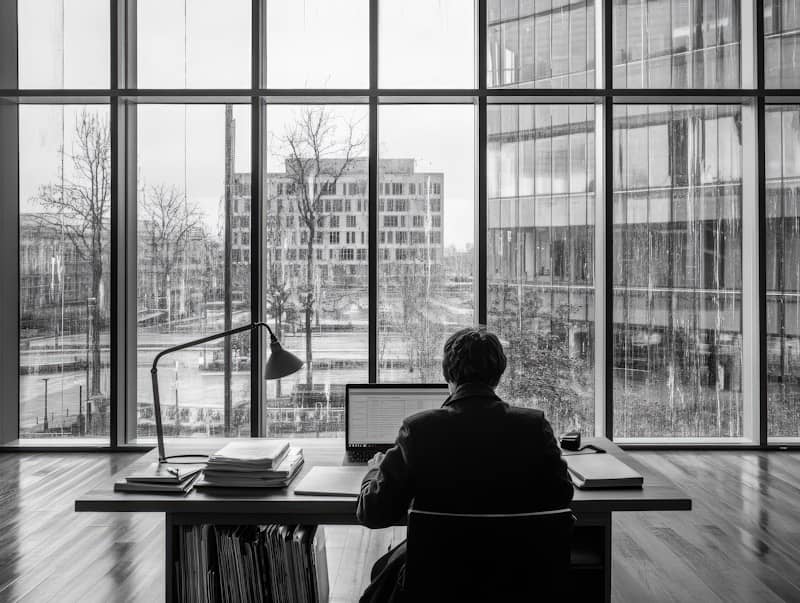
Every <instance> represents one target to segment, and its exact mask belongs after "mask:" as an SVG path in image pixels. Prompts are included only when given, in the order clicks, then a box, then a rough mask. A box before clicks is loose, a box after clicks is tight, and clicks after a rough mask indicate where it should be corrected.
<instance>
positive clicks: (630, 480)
mask: <svg viewBox="0 0 800 603" xmlns="http://www.w3.org/2000/svg"><path fill="white" fill-rule="evenodd" d="M565 460H566V461H567V467H568V468H569V472H570V473H571V474H572V479H573V482H574V483H575V485H576V486H577V487H578V488H582V489H591V488H641V487H642V484H643V483H644V478H642V476H641V474H640V473H638V472H637V471H635V470H633V469H631V468H630V467H628V465H626V464H625V463H623V462H622V461H621V460H619V459H618V458H617V457H615V456H614V455H612V454H574V455H570V456H567V457H565Z"/></svg>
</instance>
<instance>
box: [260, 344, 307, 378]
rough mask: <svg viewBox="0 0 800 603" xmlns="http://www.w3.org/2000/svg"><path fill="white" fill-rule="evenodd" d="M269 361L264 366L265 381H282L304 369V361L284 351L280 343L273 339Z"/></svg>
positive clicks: (270, 345)
mask: <svg viewBox="0 0 800 603" xmlns="http://www.w3.org/2000/svg"><path fill="white" fill-rule="evenodd" d="M269 350H270V354H269V360H267V364H266V366H264V379H267V380H272V379H281V378H282V377H286V376H288V375H291V374H292V373H296V372H297V371H299V370H300V369H301V368H302V367H303V361H302V360H300V359H299V358H298V357H297V356H295V355H294V354H292V353H291V352H287V351H286V350H284V349H283V346H282V345H281V342H280V341H277V340H276V339H273V341H272V342H271V343H270V344H269Z"/></svg>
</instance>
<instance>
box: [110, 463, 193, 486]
mask: <svg viewBox="0 0 800 603" xmlns="http://www.w3.org/2000/svg"><path fill="white" fill-rule="evenodd" d="M204 467H205V464H196V465H173V464H169V463H151V464H150V465H148V466H147V467H146V468H145V469H142V470H140V471H136V472H134V473H131V474H130V475H126V476H125V479H126V481H128V482H144V483H149V484H179V483H182V482H183V481H184V480H186V479H188V478H189V477H191V476H192V475H195V474H197V473H199V472H200V471H202V470H203V468H204Z"/></svg>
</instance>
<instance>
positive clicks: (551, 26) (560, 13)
mask: <svg viewBox="0 0 800 603" xmlns="http://www.w3.org/2000/svg"><path fill="white" fill-rule="evenodd" d="M487 4H488V31H487V42H486V45H487V69H488V76H487V78H488V85H489V87H490V88H500V87H519V88H537V87H546V88H570V87H572V88H592V87H593V86H594V83H595V73H594V49H595V41H594V38H595V12H594V11H595V2H593V1H592V0H589V1H586V0H564V1H561V2H558V3H555V5H554V6H553V8H552V9H551V2H550V0H528V1H526V2H522V3H521V5H520V7H519V12H517V6H516V4H517V3H516V2H505V1H504V0H489V1H488V3H487ZM509 7H513V9H512V10H509ZM557 7H558V8H557Z"/></svg>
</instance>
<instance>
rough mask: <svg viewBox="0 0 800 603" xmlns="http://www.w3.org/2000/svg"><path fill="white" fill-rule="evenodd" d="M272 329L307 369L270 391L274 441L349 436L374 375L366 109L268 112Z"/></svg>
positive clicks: (272, 108) (267, 277) (267, 286)
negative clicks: (347, 419)
mask: <svg viewBox="0 0 800 603" xmlns="http://www.w3.org/2000/svg"><path fill="white" fill-rule="evenodd" d="M267 128H268V130H267V133H266V140H267V141H268V143H267V144H268V149H267V175H266V185H265V191H264V202H263V207H264V211H265V216H264V224H265V241H264V258H263V261H264V275H263V278H264V290H265V292H266V300H265V307H266V321H267V322H268V324H269V325H270V326H271V327H272V329H273V331H274V332H275V335H276V336H277V337H278V338H279V339H281V341H282V342H283V345H284V347H286V349H288V350H290V351H291V352H293V353H294V354H296V355H297V356H298V357H300V358H301V359H303V360H304V361H305V367H304V368H302V369H301V370H300V371H299V372H297V373H295V374H294V375H290V376H289V377H286V378H284V379H281V380H279V381H269V382H267V409H266V424H267V433H268V434H269V435H289V434H311V433H314V434H320V433H321V434H323V435H335V436H340V437H341V436H343V435H344V386H345V384H346V383H353V382H366V381H367V379H368V377H369V370H368V355H369V352H368V329H367V324H368V320H369V293H368V284H369V283H368V281H369V271H368V267H367V266H368V258H367V252H366V249H367V245H368V235H367V232H368V215H369V214H368V203H367V198H368V197H367V179H368V176H369V171H368V162H367V159H366V155H367V150H368V128H369V121H368V118H367V107H365V106H346V105H269V106H267Z"/></svg>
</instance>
